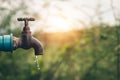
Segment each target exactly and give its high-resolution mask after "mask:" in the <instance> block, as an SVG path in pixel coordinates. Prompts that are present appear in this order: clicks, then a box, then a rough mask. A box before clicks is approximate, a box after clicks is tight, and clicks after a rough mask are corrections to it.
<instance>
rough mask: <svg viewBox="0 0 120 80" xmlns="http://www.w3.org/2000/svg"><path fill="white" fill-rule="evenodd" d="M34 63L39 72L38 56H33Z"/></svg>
mask: <svg viewBox="0 0 120 80" xmlns="http://www.w3.org/2000/svg"><path fill="white" fill-rule="evenodd" d="M34 62H35V63H36V66H37V69H38V70H40V66H39V63H38V56H35V61H34Z"/></svg>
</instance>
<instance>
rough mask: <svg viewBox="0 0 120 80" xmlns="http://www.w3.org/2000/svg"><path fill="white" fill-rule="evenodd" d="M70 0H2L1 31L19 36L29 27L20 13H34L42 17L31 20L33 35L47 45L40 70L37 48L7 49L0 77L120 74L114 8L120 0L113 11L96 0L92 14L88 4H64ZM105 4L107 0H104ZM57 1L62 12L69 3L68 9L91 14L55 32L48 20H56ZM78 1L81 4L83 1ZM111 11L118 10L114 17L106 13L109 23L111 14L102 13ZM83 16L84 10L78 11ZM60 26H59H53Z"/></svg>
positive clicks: (84, 79)
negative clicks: (25, 25) (79, 5)
mask: <svg viewBox="0 0 120 80" xmlns="http://www.w3.org/2000/svg"><path fill="white" fill-rule="evenodd" d="M70 1H73V0H51V1H49V0H0V35H5V34H10V33H13V35H14V36H16V37H19V36H20V35H21V30H22V28H23V22H18V21H17V18H19V17H34V18H35V19H36V21H34V22H30V27H31V30H32V35H33V36H34V37H36V38H37V39H39V40H40V41H41V42H42V44H43V46H44V55H42V56H38V63H39V66H40V70H38V69H37V65H36V63H35V62H34V61H35V55H34V51H33V49H30V50H23V49H17V50H15V51H14V52H13V53H12V54H11V53H9V52H2V51H1V52H0V80H117V79H118V76H120V75H119V74H118V73H119V72H120V71H119V68H118V67H119V65H118V64H120V63H119V59H118V56H120V53H119V50H120V44H119V36H120V35H119V32H120V31H119V30H120V29H119V26H120V25H119V23H120V22H119V18H120V16H119V15H118V14H117V16H116V14H115V13H114V11H115V12H116V11H119V12H120V9H118V8H115V6H116V5H117V4H113V5H112V3H114V0H109V1H111V3H109V7H108V10H105V11H104V12H103V13H102V11H101V10H103V8H101V6H102V4H101V2H100V0H95V1H97V3H95V5H94V6H95V9H93V10H94V15H93V14H91V13H89V10H88V12H86V11H84V10H86V9H85V8H82V7H80V8H79V7H78V8H77V7H75V6H74V8H73V7H72V8H71V4H69V5H68V6H67V8H66V7H64V6H63V5H60V4H65V5H66V3H67V4H68V3H69V2H70ZM77 1H79V0H76V2H77ZM85 1H86V0H85ZM89 1H90V0H89ZM91 1H94V0H91ZM106 1H107V0H106ZM112 1H113V2H112ZM115 1H118V0H115ZM37 2H38V3H37ZM52 2H55V3H52ZM118 2H119V1H118ZM57 3H59V7H57V6H55V5H54V4H56V5H57ZM103 3H106V2H104V1H103ZM52 4H53V5H52ZM51 5H52V7H54V8H56V10H58V11H60V13H62V9H63V8H66V9H67V10H68V9H69V7H70V9H73V10H74V9H77V10H76V12H75V13H78V12H77V11H79V10H80V11H82V12H84V16H87V18H82V19H81V17H80V18H78V19H75V20H74V23H72V26H73V27H70V30H67V31H66V30H65V31H64V30H63V29H64V28H65V27H63V26H62V28H60V31H59V28H56V29H55V30H54V31H49V29H48V28H49V26H50V25H48V24H47V23H48V22H47V19H51V17H50V15H52V12H50V8H52V7H51ZM75 5H76V6H77V4H75ZM87 7H89V6H87ZM39 8H40V10H39ZM54 8H52V9H51V10H53V9H54ZM105 8H106V7H104V9H105ZM109 8H110V9H109ZM34 9H36V10H34ZM42 10H45V11H43V12H44V13H45V14H46V15H44V13H43V12H42ZM69 11H71V10H69ZM69 11H68V13H70V15H71V16H73V15H74V13H73V15H72V14H71V13H72V11H71V12H69ZM53 12H54V11H53ZM108 12H111V13H112V14H111V15H109V16H107V15H106V16H107V20H108V22H107V23H106V22H105V20H106V19H104V17H106V16H102V15H103V14H106V13H108ZM63 13H64V12H63ZM53 15H55V14H53ZM67 15H69V14H67ZM77 15H81V14H80V13H78V14H77ZM43 16H46V17H43ZM59 16H62V18H64V19H67V20H69V19H72V20H73V18H67V17H66V15H59ZM111 16H112V19H111ZM76 17H79V16H76ZM96 17H97V18H96ZM84 19H89V20H88V21H87V20H84ZM109 20H111V22H109ZM58 21H59V20H58ZM36 23H37V24H36ZM43 23H44V24H43ZM54 23H56V22H54ZM54 23H52V24H54ZM69 23H70V22H69ZM111 23H112V24H111ZM60 24H62V23H60ZM39 26H40V27H39ZM69 26H70V25H69ZM81 26H82V29H81ZM55 27H56V26H55V25H54V27H53V28H55ZM68 28H69V27H68ZM46 29H48V31H46ZM65 29H67V28H65ZM62 30H63V31H62Z"/></svg>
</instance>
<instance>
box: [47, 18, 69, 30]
mask: <svg viewBox="0 0 120 80" xmlns="http://www.w3.org/2000/svg"><path fill="white" fill-rule="evenodd" d="M48 25H50V27H49V31H54V32H56V31H60V32H61V31H68V30H71V28H70V26H69V25H68V22H67V20H65V19H63V18H61V17H54V16H51V17H50V18H49V19H48Z"/></svg>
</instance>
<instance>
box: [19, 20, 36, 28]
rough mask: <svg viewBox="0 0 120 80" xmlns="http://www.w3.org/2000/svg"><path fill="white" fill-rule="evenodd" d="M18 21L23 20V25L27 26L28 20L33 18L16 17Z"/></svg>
mask: <svg viewBox="0 0 120 80" xmlns="http://www.w3.org/2000/svg"><path fill="white" fill-rule="evenodd" d="M17 20H18V21H24V22H25V27H26V26H28V21H35V19H34V18H17Z"/></svg>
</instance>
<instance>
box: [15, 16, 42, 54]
mask: <svg viewBox="0 0 120 80" xmlns="http://www.w3.org/2000/svg"><path fill="white" fill-rule="evenodd" d="M17 20H18V21H24V23H25V25H24V27H23V30H22V35H21V37H20V38H17V37H15V36H14V37H13V50H16V49H17V48H23V49H30V48H33V49H34V51H35V55H43V47H42V45H41V43H40V41H38V40H37V39H36V38H34V37H33V36H32V35H31V31H30V27H29V26H28V21H35V19H34V18H18V19H17Z"/></svg>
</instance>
